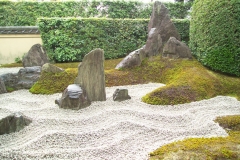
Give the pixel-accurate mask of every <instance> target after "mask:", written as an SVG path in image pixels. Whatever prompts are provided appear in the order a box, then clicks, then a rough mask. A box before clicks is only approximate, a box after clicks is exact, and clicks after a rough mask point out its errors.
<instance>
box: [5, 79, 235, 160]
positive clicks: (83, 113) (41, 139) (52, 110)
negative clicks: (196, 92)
mask: <svg viewBox="0 0 240 160" xmlns="http://www.w3.org/2000/svg"><path fill="white" fill-rule="evenodd" d="M161 86H163V84H157V83H149V84H144V85H132V86H118V87H109V88H106V93H107V100H106V101H104V102H93V103H92V104H91V106H89V107H87V108H84V109H81V110H78V111H74V110H65V109H59V107H58V106H57V105H55V104H54V101H55V99H58V98H60V97H61V94H60V93H59V94H54V95H33V94H31V93H29V92H28V90H19V91H15V92H12V93H6V94H0V118H1V117H4V116H6V115H8V114H9V113H13V112H22V113H23V114H24V115H26V116H28V117H30V118H31V119H32V120H33V122H32V123H31V124H30V125H29V126H27V127H25V128H24V129H23V130H21V131H19V132H16V133H11V134H5V135H0V159H1V160H3V159H7V160H9V159H17V160H19V159H54V160H55V159H66V160H67V159H74V160H89V159H94V160H115V159H116V160H145V159H148V154H149V153H150V152H151V151H153V150H155V149H157V148H158V147H160V146H162V145H164V144H167V143H170V142H173V141H176V140H181V139H184V138H188V137H216V136H227V133H226V132H225V130H224V129H222V128H221V127H220V126H219V125H218V124H217V123H215V122H214V121H213V120H214V119H215V118H216V117H217V116H223V115H234V114H240V101H237V100H236V99H235V98H232V97H225V96H218V97H215V98H212V99H209V100H203V101H199V102H193V103H188V104H181V105H173V106H171V105H167V106H163V105H148V104H145V103H143V102H141V97H142V96H143V95H145V94H146V93H148V92H150V91H152V90H154V89H156V88H159V87H161ZM117 88H126V89H128V91H129V95H130V96H131V97H132V99H130V100H127V101H123V102H114V101H113V100H112V95H113V93H114V91H115V90H116V89H117Z"/></svg>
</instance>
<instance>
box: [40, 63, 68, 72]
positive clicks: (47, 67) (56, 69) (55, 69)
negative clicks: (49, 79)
mask: <svg viewBox="0 0 240 160" xmlns="http://www.w3.org/2000/svg"><path fill="white" fill-rule="evenodd" d="M42 71H45V72H51V73H59V72H63V71H64V70H63V69H62V68H59V67H57V66H54V65H53V64H50V63H45V64H44V65H43V66H42Z"/></svg>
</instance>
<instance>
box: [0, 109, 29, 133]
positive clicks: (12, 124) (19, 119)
mask: <svg viewBox="0 0 240 160" xmlns="http://www.w3.org/2000/svg"><path fill="white" fill-rule="evenodd" d="M31 122H32V120H31V119H30V118H28V117H26V116H24V115H23V114H22V113H20V112H17V113H14V114H11V115H9V116H7V117H4V118H2V119H0V135H2V134H8V133H12V132H18V131H20V130H21V129H23V128H24V127H25V126H27V125H29V124H30V123H31Z"/></svg>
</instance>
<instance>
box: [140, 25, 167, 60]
mask: <svg viewBox="0 0 240 160" xmlns="http://www.w3.org/2000/svg"><path fill="white" fill-rule="evenodd" d="M162 46H163V44H162V38H161V35H160V33H158V31H157V29H156V28H151V30H150V31H149V33H148V39H147V42H146V46H145V48H144V51H145V54H146V55H147V56H148V57H151V56H155V55H158V54H160V51H161V50H162Z"/></svg>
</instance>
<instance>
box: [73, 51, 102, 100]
mask: <svg viewBox="0 0 240 160" xmlns="http://www.w3.org/2000/svg"><path fill="white" fill-rule="evenodd" d="M75 84H79V85H80V86H81V87H83V88H84V89H85V90H86V92H87V97H88V98H89V100H90V101H105V100H106V91H105V74H104V52H103V50H102V49H95V50H93V51H91V52H90V53H88V54H87V55H85V56H84V58H83V61H82V63H80V65H79V66H78V76H77V78H76V79H75Z"/></svg>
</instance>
